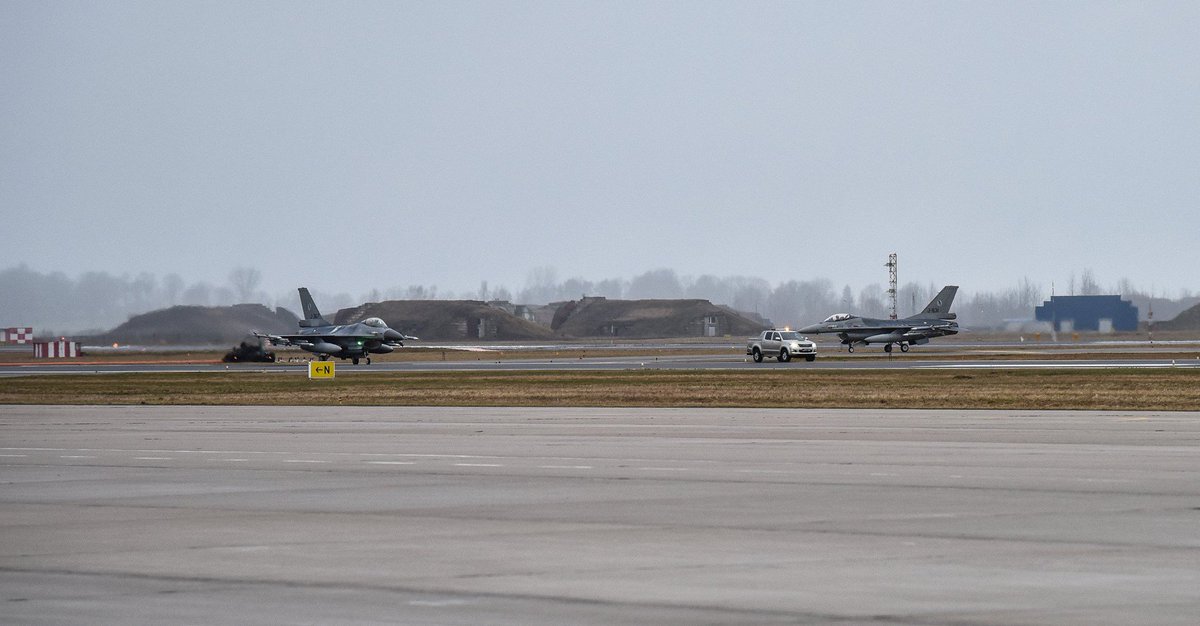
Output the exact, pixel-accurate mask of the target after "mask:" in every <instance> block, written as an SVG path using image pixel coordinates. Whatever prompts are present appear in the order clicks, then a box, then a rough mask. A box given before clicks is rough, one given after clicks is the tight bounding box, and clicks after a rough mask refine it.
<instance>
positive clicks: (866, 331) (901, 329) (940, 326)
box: [800, 285, 961, 352]
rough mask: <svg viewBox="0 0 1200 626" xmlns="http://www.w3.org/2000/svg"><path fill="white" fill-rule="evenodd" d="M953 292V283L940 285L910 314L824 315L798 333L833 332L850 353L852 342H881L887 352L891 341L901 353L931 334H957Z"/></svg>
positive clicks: (956, 291)
mask: <svg viewBox="0 0 1200 626" xmlns="http://www.w3.org/2000/svg"><path fill="white" fill-rule="evenodd" d="M956 293H958V287H957V286H956V285H947V286H945V287H942V290H941V291H940V292H938V295H936V296H934V298H933V300H932V301H931V302H930V303H929V305H928V306H926V307H925V310H923V311H921V312H920V313H917V314H916V315H913V316H912V317H906V318H903V319H898V320H881V319H875V318H871V317H858V316H857V315H850V314H849V313H838V314H836V315H830V316H829V317H827V318H825V321H823V322H821V323H820V324H813V325H812V326H805V327H804V328H801V329H800V332H802V333H809V334H813V335H819V334H821V333H837V336H838V338H839V339H841V340H842V343H844V344H846V350H847V351H849V352H854V345H855V344H863V345H870V344H873V343H881V344H883V351H884V352H891V351H892V344H898V345H899V346H900V351H901V352H908V347H909V346H914V345H921V344H926V343H929V340H930V339H932V338H933V337H942V336H945V335H955V334H958V332H959V330H961V329H960V328H959V327H958V322H955V321H954V320H955V319H956V318H957V317H958V316H957V315H955V314H953V313H951V312H950V305H951V304H953V303H954V294H956Z"/></svg>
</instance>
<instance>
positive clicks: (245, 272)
mask: <svg viewBox="0 0 1200 626" xmlns="http://www.w3.org/2000/svg"><path fill="white" fill-rule="evenodd" d="M260 282H262V272H259V271H258V270H256V269H254V268H253V267H235V268H233V271H231V272H229V283H230V284H231V285H233V291H234V293H235V295H236V296H237V300H238V302H249V301H250V298H251V297H252V296H253V295H254V292H255V291H256V290H257V289H258V284H259V283H260Z"/></svg>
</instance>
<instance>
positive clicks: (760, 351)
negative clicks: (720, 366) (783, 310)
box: [746, 328, 817, 363]
mask: <svg viewBox="0 0 1200 626" xmlns="http://www.w3.org/2000/svg"><path fill="white" fill-rule="evenodd" d="M746 355H747V356H750V357H753V358H754V362H755V363H762V360H763V359H764V358H767V357H773V358H775V359H777V360H778V361H779V362H780V363H786V362H788V361H791V360H792V358H793V357H801V356H802V357H804V360H806V361H809V362H812V361H815V360H817V344H815V343H813V342H812V341H811V340H809V338H808V337H804V336H801V335H800V333H798V332H796V331H794V330H778V329H775V328H772V329H770V330H764V331H762V333H760V334H759V336H758V337H754V338H751V339H750V341H749V342H747V343H746Z"/></svg>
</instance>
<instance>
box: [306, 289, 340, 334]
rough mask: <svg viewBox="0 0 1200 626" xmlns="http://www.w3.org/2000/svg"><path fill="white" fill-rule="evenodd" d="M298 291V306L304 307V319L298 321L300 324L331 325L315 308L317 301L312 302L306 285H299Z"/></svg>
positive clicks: (308, 325)
mask: <svg viewBox="0 0 1200 626" xmlns="http://www.w3.org/2000/svg"><path fill="white" fill-rule="evenodd" d="M299 291H300V306H301V308H303V309H304V319H303V320H301V321H300V325H301V326H305V327H311V326H333V324H331V323H330V322H329V320H327V319H325V318H324V317H322V316H321V312H320V311H319V310H317V303H315V302H313V299H312V295H311V294H309V293H308V288H307V287H301V288H300V289H299Z"/></svg>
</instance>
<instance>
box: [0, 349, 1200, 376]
mask: <svg viewBox="0 0 1200 626" xmlns="http://www.w3.org/2000/svg"><path fill="white" fill-rule="evenodd" d="M336 363H337V373H338V375H339V376H340V375H353V374H355V373H358V372H515V371H585V370H607V371H620V370H642V369H659V370H749V371H761V370H772V369H787V370H803V369H835V370H848V369H960V368H986V369H1030V368H1042V369H1046V368H1055V369H1076V368H1092V369H1094V368H1105V369H1107V368H1131V367H1132V368H1168V367H1188V368H1195V367H1200V353H1197V357H1196V358H1187V359H1172V358H1161V357H1147V358H1113V357H1111V356H1108V355H1104V354H1097V355H1096V356H1095V358H1088V359H1073V360H1053V359H1039V358H1038V356H1037V355H1035V354H1026V355H1025V358H1022V359H1020V360H1011V361H1004V360H988V359H961V360H950V359H945V358H940V357H936V356H934V357H929V358H926V357H915V356H906V357H895V358H892V359H888V358H886V357H879V356H875V357H870V358H855V359H847V360H833V359H822V358H820V357H818V358H817V360H816V361H814V362H812V363H809V362H807V361H804V360H794V361H791V362H788V363H779V362H777V361H775V360H773V359H768V360H764V361H763V362H762V363H755V362H753V361H751V360H750V358H749V357H745V356H742V355H737V354H733V355H730V356H713V355H695V354H687V353H681V354H678V355H672V356H662V357H645V356H628V357H626V356H621V357H589V358H585V359H581V358H578V357H573V358H544V359H513V360H500V361H494V360H487V359H486V357H481V358H480V359H479V360H476V361H445V362H442V361H407V362H406V361H382V362H375V363H372V364H371V365H367V364H365V363H364V364H361V365H351V364H350V362H349V361H336ZM226 371H229V372H243V373H259V372H276V373H278V372H291V373H294V374H296V375H298V376H304V375H306V374H307V372H308V365H307V364H306V363H299V364H289V365H284V364H282V363H279V364H276V363H270V364H255V363H243V364H233V365H226V364H223V363H207V364H206V363H123V364H97V363H72V362H47V361H39V362H29V363H20V364H14V363H9V364H0V378H5V377H11V376H30V375H43V374H92V373H96V374H105V373H109V374H114V373H126V374H128V373H159V372H226Z"/></svg>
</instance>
